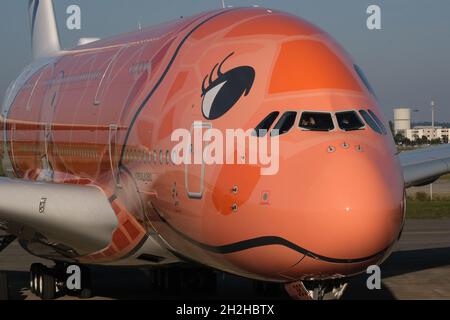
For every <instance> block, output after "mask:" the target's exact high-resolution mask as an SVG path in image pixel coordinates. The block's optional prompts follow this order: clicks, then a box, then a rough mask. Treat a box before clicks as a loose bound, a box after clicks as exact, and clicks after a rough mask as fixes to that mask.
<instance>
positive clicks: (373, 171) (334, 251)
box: [292, 150, 404, 259]
mask: <svg viewBox="0 0 450 320" xmlns="http://www.w3.org/2000/svg"><path fill="white" fill-rule="evenodd" d="M345 151H347V152H345ZM316 168H317V166H316ZM300 182H303V187H300V188H299V189H300V190H298V189H297V191H296V194H298V196H297V197H296V201H295V203H296V204H297V205H296V207H297V209H298V213H297V214H300V215H301V217H298V220H297V221H299V224H300V226H299V228H298V230H297V231H296V232H297V234H299V236H298V237H297V239H298V240H297V241H298V242H299V243H301V244H302V246H304V247H305V248H306V249H308V250H310V251H312V252H314V253H316V254H319V255H321V256H325V257H330V258H334V259H361V258H364V257H370V256H373V255H374V254H376V253H378V252H381V251H383V250H384V249H386V248H387V247H389V246H390V245H391V244H392V243H393V242H394V241H395V240H396V239H397V237H398V234H399V231H400V228H401V225H402V223H403V195H404V194H403V185H402V183H401V179H400V177H399V174H398V169H397V168H396V166H395V163H394V162H393V161H391V160H389V159H383V158H382V157H377V156H375V155H374V154H372V155H371V154H370V152H369V153H357V152H354V151H353V150H344V151H340V152H336V154H333V155H330V156H329V157H328V159H327V160H326V161H324V162H323V164H322V165H321V166H320V167H319V168H318V169H317V170H305V171H304V172H303V174H302V173H300V174H299V178H298V183H299V184H300ZM292 232H293V231H292Z"/></svg>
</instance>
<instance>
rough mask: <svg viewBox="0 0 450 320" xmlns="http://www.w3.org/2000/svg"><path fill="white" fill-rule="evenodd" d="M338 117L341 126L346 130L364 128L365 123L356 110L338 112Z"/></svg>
mask: <svg viewBox="0 0 450 320" xmlns="http://www.w3.org/2000/svg"><path fill="white" fill-rule="evenodd" d="M336 119H337V122H338V124H339V128H341V129H342V130H344V131H354V130H361V129H364V123H363V122H362V121H361V119H360V118H359V116H358V114H357V113H356V112H355V111H346V112H338V113H336Z"/></svg>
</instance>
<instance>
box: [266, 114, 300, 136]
mask: <svg viewBox="0 0 450 320" xmlns="http://www.w3.org/2000/svg"><path fill="white" fill-rule="evenodd" d="M296 117H297V112H293V111H290V112H286V113H285V114H283V115H282V116H281V118H280V120H279V121H278V123H277V124H276V125H275V127H274V128H273V131H272V133H271V136H272V137H274V136H277V135H280V136H281V135H282V134H285V133H287V132H289V130H291V129H292V127H293V126H294V125H295V118H296Z"/></svg>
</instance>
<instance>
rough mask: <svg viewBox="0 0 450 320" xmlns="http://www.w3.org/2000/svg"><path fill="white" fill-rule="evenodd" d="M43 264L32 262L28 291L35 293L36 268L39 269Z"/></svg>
mask: <svg viewBox="0 0 450 320" xmlns="http://www.w3.org/2000/svg"><path fill="white" fill-rule="evenodd" d="M42 268H44V266H43V265H42V264H40V263H33V264H32V265H31V267H30V291H31V293H32V294H36V290H37V287H38V277H37V275H38V270H41V269H42Z"/></svg>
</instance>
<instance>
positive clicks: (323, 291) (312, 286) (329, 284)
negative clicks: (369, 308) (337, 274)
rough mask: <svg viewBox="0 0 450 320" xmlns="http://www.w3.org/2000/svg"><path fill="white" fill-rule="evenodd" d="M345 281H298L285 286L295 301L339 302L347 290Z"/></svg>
mask: <svg viewBox="0 0 450 320" xmlns="http://www.w3.org/2000/svg"><path fill="white" fill-rule="evenodd" d="M347 285H348V282H346V281H344V280H339V279H336V280H325V281H297V282H293V283H288V284H286V285H285V289H286V291H287V293H288V294H289V295H290V296H291V298H292V299H294V300H339V299H341V298H342V296H343V295H344V292H345V289H347Z"/></svg>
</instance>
